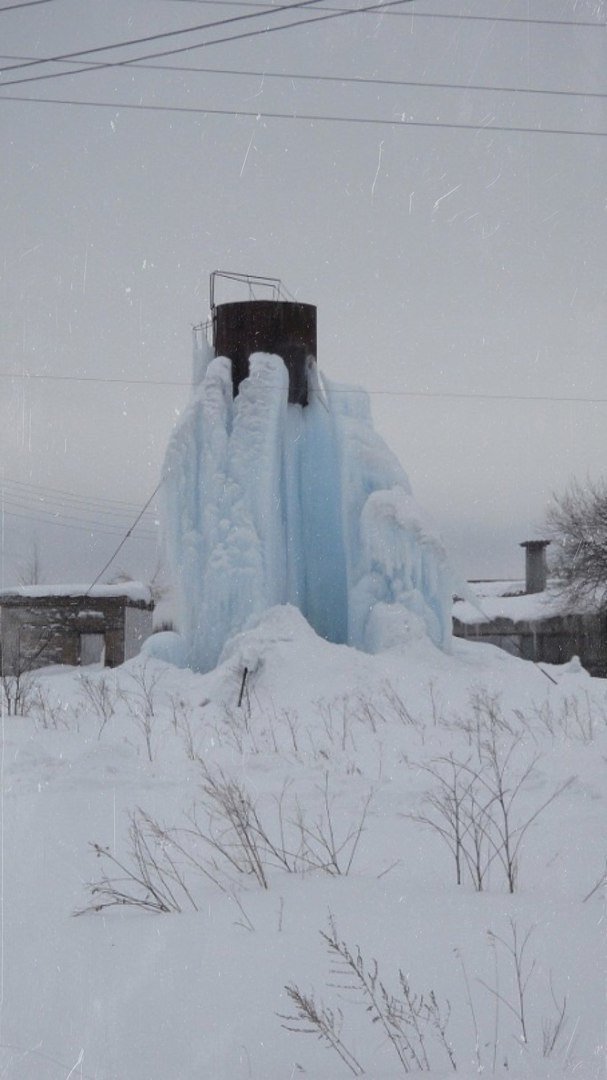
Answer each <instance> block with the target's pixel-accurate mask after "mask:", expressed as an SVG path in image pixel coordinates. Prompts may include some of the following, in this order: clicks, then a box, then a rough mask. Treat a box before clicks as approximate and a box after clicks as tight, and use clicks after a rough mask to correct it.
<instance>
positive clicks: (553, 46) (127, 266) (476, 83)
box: [0, 0, 607, 584]
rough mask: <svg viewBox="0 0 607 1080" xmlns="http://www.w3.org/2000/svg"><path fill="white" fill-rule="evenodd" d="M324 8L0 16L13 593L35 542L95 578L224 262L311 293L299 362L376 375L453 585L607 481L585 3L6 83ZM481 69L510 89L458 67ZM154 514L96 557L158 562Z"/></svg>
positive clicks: (606, 240) (43, 10)
mask: <svg viewBox="0 0 607 1080" xmlns="http://www.w3.org/2000/svg"><path fill="white" fill-rule="evenodd" d="M14 2H15V0H13V3H14ZM365 2H369V3H370V2H371V0H365ZM332 5H333V9H334V8H335V7H340V6H343V7H348V6H351V7H352V8H353V7H354V6H355V5H354V4H353V3H352V0H321V2H320V3H319V4H315V5H313V8H316V7H317V8H319V10H317V11H315V10H311V11H308V12H307V13H306V11H305V10H304V11H302V12H297V13H295V14H287V15H285V14H284V13H282V14H274V15H269V16H266V15H264V16H261V17H260V16H259V14H258V13H259V11H261V10H263V9H262V8H261V7H258V6H257V5H254V4H253V5H252V6H251V5H250V4H249V3H244V2H242V3H240V4H236V3H228V2H227V0H221V2H212V3H209V2H207V0H204V2H200V0H116V2H112V0H46V2H42V3H40V2H39V3H36V4H33V3H32V4H30V6H20V7H18V10H15V11H12V12H11V11H8V12H7V11H5V10H2V11H0V40H1V42H2V45H1V48H2V51H3V57H4V58H3V60H2V61H1V62H2V64H3V66H4V74H3V77H2V84H3V86H4V87H5V89H3V90H1V91H0V96H1V98H2V102H1V104H0V116H1V117H2V125H3V134H2V170H1V184H2V199H1V207H0V212H1V214H2V261H1V263H0V266H1V272H2V283H1V296H2V319H1V326H0V432H1V435H0V439H1V445H2V459H1V461H0V489H1V497H2V505H3V513H2V529H3V533H2V566H1V567H0V575H1V577H2V580H3V581H4V583H5V584H8V583H9V582H12V580H13V579H14V578H15V575H16V573H17V570H18V566H19V563H20V562H22V561H24V560H25V561H27V556H28V552H29V549H30V544H31V538H32V536H34V535H35V536H37V538H38V543H39V546H40V551H41V561H42V569H43V573H44V575H45V578H46V579H47V580H53V579H55V580H57V579H61V578H63V579H65V578H70V579H72V580H75V579H81V580H89V579H90V578H92V577H93V576H95V574H96V573H97V572H98V571H99V570H101V568H102V566H103V564H104V562H105V561H106V559H107V558H109V556H110V554H111V552H112V549H113V548H114V547H115V545H116V543H117V542H118V541H119V539H120V535H121V530H124V528H125V527H126V526H127V525H128V523H129V520H130V519H131V518H132V517H134V515H135V514H136V513H137V510H138V508H140V507H141V506H142V505H143V504H144V503H145V501H146V500H147V498H148V497H149V495H150V494H151V493H152V491H153V490H154V488H155V486H156V484H157V482H158V478H159V473H160V468H161V463H162V458H163V453H164V449H165V446H166V442H167V438H168V436H169V433H170V430H171V427H172V425H173V424H174V423H175V420H176V418H177V417H178V415H179V412H180V410H182V409H183V407H184V404H185V403H186V401H187V397H188V382H189V379H190V371H191V327H192V325H193V324H195V323H197V322H200V321H201V320H203V319H205V318H206V316H207V311H208V277H209V273H210V272H211V271H212V270H214V269H218V268H222V269H227V270H235V271H244V272H250V273H253V274H267V275H271V276H275V277H280V278H282V280H283V281H284V282H285V284H286V285H287V287H288V288H289V289H290V291H291V292H292V293H293V294H294V295H295V296H296V297H297V298H298V299H300V300H302V301H306V302H309V303H313V304H317V305H318V323H319V355H318V359H319V364H320V366H321V367H322V369H323V370H324V371H325V373H326V374H327V375H329V376H330V377H331V378H332V379H334V380H338V381H342V382H347V383H348V382H349V383H352V382H353V383H357V384H360V385H361V386H363V387H364V388H365V389H366V390H368V391H369V393H370V394H371V395H372V403H373V412H374V416H375V419H376V423H377V427H378V429H379V431H380V432H381V433H382V435H383V436H384V437H385V438H386V440H387V441H388V442H389V444H390V445H391V446H392V448H393V449H394V450H395V451H396V452H397V454H398V455H399V457H400V458H401V460H402V462H403V465H404V466H405V469H406V470H407V471H408V473H409V476H410V479H411V482H412V485H413V488H414V491H415V494H416V496H417V499H418V501H419V502H420V503H421V504H422V505H423V506H424V507H425V509H426V510H427V511H429V513H430V514H431V516H432V517H433V519H434V521H435V522H436V525H437V527H438V529H439V530H440V532H441V533H442V535H443V537H444V539H445V541H446V543H447V546H448V548H449V550H450V551H451V554H452V557H453V560H454V562H455V563H456V565H458V566H459V567H460V568H461V570H462V571H463V572H464V573H466V574H467V575H468V576H499V575H501V574H505V575H511V576H512V575H517V574H519V573H520V572H521V569H522V564H523V559H522V552H521V551H520V549H519V548H518V546H517V544H518V542H519V541H521V540H524V539H527V538H529V537H532V536H534V535H538V532H539V534H541V525H542V519H543V515H544V512H545V508H546V504H547V501H548V499H549V497H550V494H551V492H552V491H554V490H559V489H562V488H563V486H564V485H566V484H567V482H568V481H569V480H570V479H571V478H572V477H573V476H576V477H578V478H581V479H583V478H584V477H586V476H591V477H597V476H600V475H601V474H602V473H604V471H605V451H606V449H607V425H606V422H607V365H606V364H605V343H606V335H607V331H606V326H607V319H606V288H607V259H606V255H605V252H606V251H607V236H606V226H605V217H606V213H605V209H606V183H605V178H606V176H607V153H606V151H607V138H604V137H603V138H601V137H589V136H586V135H582V134H576V132H607V116H606V107H605V106H606V101H605V98H601V97H599V96H594V97H592V96H590V95H592V94H595V95H599V94H601V93H602V94H606V93H607V62H606V61H607V54H606V48H605V32H604V21H605V8H604V6H603V4H601V3H599V2H595V0H524V2H523V0H520V2H519V0H511V2H507V0H482V2H480V0H478V2H474V0H449V2H447V0H416V2H415V3H414V4H407V3H406V2H405V0H403V2H402V3H401V4H400V5H399V6H396V7H393V8H392V9H390V8H388V9H387V10H386V11H385V12H384V13H380V14H378V13H373V14H362V13H361V14H348V15H347V16H345V17H340V18H337V19H333V20H327V21H324V22H317V23H312V24H311V25H310V26H308V27H302V26H298V27H292V28H291V29H286V30H282V31H280V32H272V33H269V34H262V35H257V36H255V37H251V38H246V39H242V40H239V41H232V42H225V43H223V44H217V45H214V46H208V47H205V48H198V49H191V50H190V51H188V52H183V53H180V54H178V55H175V56H166V57H164V58H163V59H161V60H156V61H154V60H151V61H147V63H152V64H153V63H156V64H165V65H173V66H178V65H180V66H181V67H182V68H183V67H196V68H206V69H208V68H214V69H223V71H229V72H231V73H230V74H218V73H214V74H211V73H208V72H201V71H194V72H193V71H189V72H185V71H183V70H181V71H166V70H161V71H158V70H156V71H150V70H147V69H146V70H141V69H136V68H135V67H133V66H122V67H119V68H117V67H115V66H114V67H109V68H108V67H106V68H103V69H100V70H97V71H95V70H88V71H86V72H79V73H78V72H75V73H73V74H70V76H69V77H63V76H61V77H59V78H53V79H49V80H39V79H38V81H35V82H25V83H19V84H15V85H11V86H10V87H9V86H6V84H7V83H9V82H11V83H13V82H14V81H15V80H17V79H26V78H30V79H31V78H34V77H37V76H41V75H48V74H50V73H51V72H61V71H66V70H68V67H69V65H68V64H66V63H55V64H48V65H46V66H41V65H38V66H33V67H20V68H18V69H16V70H14V71H13V72H10V73H9V72H8V71H7V70H6V69H7V68H8V67H10V66H11V65H13V64H18V63H20V64H23V63H24V58H28V57H49V56H57V55H62V54H65V53H75V52H77V51H81V50H84V49H93V48H96V47H98V46H104V45H108V44H113V43H119V42H123V41H127V40H131V39H134V38H140V37H145V36H148V35H152V34H164V33H167V32H169V31H175V30H178V29H181V28H186V27H191V26H196V25H199V24H202V23H206V22H209V21H215V20H220V19H225V18H229V17H234V16H236V15H243V14H256V17H255V18H253V19H250V20H246V21H241V22H238V23H236V24H229V25H228V26H224V27H222V28H220V29H216V30H215V31H209V30H207V31H198V32H195V33H190V34H183V35H180V36H178V37H173V38H171V37H168V38H161V39H158V40H157V41H153V42H148V43H145V44H143V45H138V46H131V47H130V48H128V49H124V48H123V49H116V50H114V51H111V52H104V53H96V54H91V55H89V56H88V57H86V58H85V59H88V60H89V61H92V60H96V61H97V62H98V63H101V62H103V61H105V62H106V63H107V62H108V61H113V62H116V61H118V60H126V59H132V58H135V57H141V56H143V55H147V54H149V53H159V52H164V51H166V50H169V49H175V48H183V47H185V46H186V45H197V44H199V43H200V42H205V41H206V42H208V41H210V40H212V38H213V37H214V36H215V37H217V36H220V37H226V36H229V35H234V34H237V33H238V34H241V33H245V32H246V31H249V30H260V29H263V28H264V27H274V26H278V25H280V24H281V23H283V24H284V23H286V22H292V21H295V20H296V19H304V18H312V17H313V16H314V17H317V16H319V15H321V14H327V13H328V10H327V9H330V8H331V6H332ZM268 6H269V5H268ZM441 13H443V15H445V14H448V15H449V16H450V17H449V18H440V17H439V15H440V14H441ZM470 16H476V17H475V18H470ZM478 16H483V17H482V18H478ZM571 23H575V24H578V25H570V24H571ZM582 24H583V25H582ZM82 66H83V65H82V64H80V63H77V64H74V65H72V68H73V69H77V68H80V67H82ZM234 72H247V73H248V74H244V75H243V74H234ZM280 74H286V75H288V76H291V77H290V78H277V77H275V76H277V75H280ZM298 75H300V76H301V75H307V76H310V75H314V76H332V77H335V76H337V77H341V78H342V79H343V81H337V82H333V81H327V80H326V79H323V80H320V79H306V80H303V79H298V78H296V77H295V76H298ZM356 78H358V79H361V78H362V79H368V80H375V81H374V82H365V83H358V84H357V83H353V82H351V81H347V80H352V79H356ZM377 80H393V81H394V82H401V83H402V82H404V81H407V82H423V83H449V84H456V85H457V87H461V88H454V87H453V86H452V87H451V88H441V89H439V88H432V87H428V86H424V87H419V86H418V87H415V86H406V85H390V84H387V83H386V82H384V83H378V82H377ZM488 86H492V87H500V88H502V89H501V90H500V92H491V91H489V90H486V89H480V90H479V89H472V88H471V87H488ZM469 87H470V88H469ZM503 88H516V89H517V90H518V92H516V93H515V92H512V90H511V89H508V90H506V89H503ZM527 89H534V90H551V91H568V92H569V95H564V94H562V93H559V94H544V95H542V94H527V93H522V92H521V91H522V90H527ZM573 92H575V94H574V93H573ZM580 93H584V94H585V95H588V96H579V95H580ZM14 96H19V97H28V98H38V99H44V100H43V101H38V102H35V101H28V102H16V101H14V100H13V101H9V100H6V99H8V98H9V97H14ZM51 98H55V99H61V100H62V101H63V102H66V101H69V102H76V101H80V102H84V101H86V102H97V103H106V104H107V105H108V106H109V107H107V108H106V107H101V106H100V105H95V106H92V105H88V106H84V105H82V106H76V105H68V104H51V103H48V101H49V99H51ZM129 104H130V105H152V106H165V107H166V106H173V107H185V108H186V109H190V110H209V111H208V112H204V111H194V112H170V111H166V112H163V111H158V110H156V109H154V110H136V109H129V108H127V107H126V106H128V105H129ZM211 110H225V111H226V112H227V113H228V115H218V114H215V113H212V112H211ZM272 112H274V113H276V112H280V113H284V114H288V116H289V117H290V119H276V118H270V117H267V116H264V114H266V113H272ZM246 114H250V115H246ZM302 114H304V115H305V116H318V117H319V116H331V117H335V116H341V117H356V118H367V119H371V118H373V119H381V120H388V121H393V122H395V123H392V124H371V123H366V124H363V123H338V122H335V121H330V122H327V121H326V120H320V119H319V120H310V119H295V118H296V117H297V116H301V115H302ZM418 124H419V125H422V126H417V125H418ZM441 124H444V125H446V126H437V125H441ZM423 125H428V126H423ZM450 125H471V126H470V127H469V128H467V127H462V126H450ZM491 127H499V128H502V129H503V128H518V129H521V128H523V129H524V128H531V129H534V131H533V132H531V133H530V132H527V131H521V130H518V131H512V130H510V131H504V130H494V131H491V130H483V128H491ZM535 129H542V131H541V132H540V133H537V132H536V131H535ZM545 129H558V130H559V131H560V132H561V134H547V133H545ZM238 295H239V296H240V297H241V298H246V292H245V293H241V294H238ZM236 296H237V294H234V293H232V292H230V291H229V290H226V291H225V292H224V293H222V294H221V295H219V296H218V299H219V300H221V299H232V298H236ZM41 376H44V377H41ZM78 380H85V381H78ZM559 399H560V400H559ZM580 399H584V400H580ZM597 399H598V400H597ZM42 499H44V501H41V500H42ZM110 500H116V502H112V501H110ZM49 514H58V515H60V516H59V517H58V518H56V519H55V523H51V522H50V521H49V519H48V518H49ZM144 520H145V521H146V522H147V523H146V524H145V527H144V528H143V530H142V531H141V532H140V534H139V539H137V540H135V539H131V540H129V541H128V543H127V545H126V546H125V548H124V549H123V551H122V552H121V553H120V555H119V557H118V559H117V562H116V564H115V567H114V569H121V568H126V569H128V570H130V571H131V572H132V573H135V574H136V575H141V576H145V575H146V574H147V573H149V572H150V571H151V569H152V568H153V566H154V563H155V554H154V550H155V545H154V541H153V539H151V537H152V536H153V533H154V516H153V515H152V516H151V517H147V518H146V519H144ZM57 522H60V524H59V523H57ZM86 522H88V523H89V524H86ZM91 522H92V523H94V524H93V525H91V524H90V523H91ZM91 528H92V530H93V534H94V535H93V536H91V535H90V533H91Z"/></svg>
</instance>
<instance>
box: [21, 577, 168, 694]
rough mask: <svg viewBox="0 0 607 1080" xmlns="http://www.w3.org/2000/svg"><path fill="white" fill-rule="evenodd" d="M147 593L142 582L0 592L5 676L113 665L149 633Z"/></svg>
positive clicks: (134, 650)
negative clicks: (55, 666) (63, 666)
mask: <svg viewBox="0 0 607 1080" xmlns="http://www.w3.org/2000/svg"><path fill="white" fill-rule="evenodd" d="M153 608H154V604H153V600H152V596H151V592H150V590H149V588H148V587H147V586H146V585H142V584H141V583H140V582H136V581H127V582H120V583H119V584H115V585H107V584H99V585H95V586H94V587H93V588H92V589H90V588H89V587H88V586H86V585H27V586H17V587H14V588H11V589H4V590H2V591H1V592H0V663H1V670H2V673H3V674H14V673H16V672H18V671H19V672H23V671H31V670H33V669H34V668H39V667H45V666H46V665H48V664H72V665H79V664H82V665H88V664H104V665H105V666H107V667H116V666H117V665H118V664H122V663H124V661H125V660H130V659H131V657H133V656H136V655H137V653H138V652H139V651H140V649H141V646H142V644H143V642H144V641H145V640H146V638H148V637H149V636H150V634H151V633H152V611H153Z"/></svg>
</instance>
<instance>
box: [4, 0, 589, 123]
mask: <svg viewBox="0 0 607 1080" xmlns="http://www.w3.org/2000/svg"><path fill="white" fill-rule="evenodd" d="M396 2H397V3H401V2H402V0H396ZM7 85H10V84H7ZM0 89H2V87H0ZM0 101H19V102H31V103H34V104H37V105H67V106H76V107H80V108H96V109H113V110H114V112H116V110H117V109H125V110H131V111H135V112H156V113H182V114H183V115H187V114H190V115H197V116H230V117H232V118H236V117H246V118H250V119H253V120H291V121H293V120H296V121H304V122H307V123H317V122H318V123H331V124H371V125H379V126H381V127H398V128H401V129H402V130H405V129H407V128H437V129H442V130H449V131H487V132H500V133H510V134H515V135H577V136H581V137H586V138H598V139H603V138H605V136H607V131H580V130H579V128H533V127H522V126H520V127H519V126H516V125H509V126H507V125H502V124H457V123H448V122H447V121H440V120H405V119H403V120H388V119H381V118H379V117H371V116H329V115H326V114H323V113H285V112H261V111H259V110H258V111H255V112H254V111H253V110H248V109H210V108H208V109H203V108H197V107H196V106H193V105H141V104H130V103H129V102H126V101H70V100H67V99H64V98H34V97H21V96H17V95H11V94H7V95H1V94H0Z"/></svg>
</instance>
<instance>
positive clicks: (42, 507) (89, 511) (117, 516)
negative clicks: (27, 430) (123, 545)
mask: <svg viewBox="0 0 607 1080" xmlns="http://www.w3.org/2000/svg"><path fill="white" fill-rule="evenodd" d="M0 487H1V488H2V491H3V494H4V497H5V498H7V499H8V500H9V501H10V502H11V503H12V504H13V505H14V506H17V507H18V508H19V509H22V510H35V511H36V512H37V513H41V514H49V515H51V516H59V517H65V518H67V519H68V520H79V521H80V520H81V521H87V520H88V518H89V516H93V517H99V516H100V517H101V518H104V519H105V521H104V524H105V525H107V526H108V528H112V529H114V528H115V529H122V528H123V527H124V523H125V518H127V517H131V516H132V513H133V510H132V509H131V510H126V509H125V510H108V509H106V508H105V507H101V506H99V505H98V504H92V505H89V504H87V503H85V502H80V503H70V502H67V501H63V500H58V499H57V496H53V495H46V494H41V493H39V492H35V491H28V490H24V489H23V488H14V487H12V486H11V485H10V483H7V481H2V483H1V484H0ZM147 513H148V520H146V521H145V522H144V523H143V527H145V528H148V529H149V531H150V532H151V531H153V528H154V524H155V519H154V520H152V518H151V516H150V511H148V512H147ZM96 523H97V524H99V522H96Z"/></svg>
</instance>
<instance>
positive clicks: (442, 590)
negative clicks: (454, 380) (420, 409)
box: [163, 353, 451, 671]
mask: <svg viewBox="0 0 607 1080" xmlns="http://www.w3.org/2000/svg"><path fill="white" fill-rule="evenodd" d="M205 368H206V371H205V370H204V369H205ZM197 371H198V376H197V377H198V378H199V380H200V381H199V382H198V385H197V386H196V388H195V391H194V395H193V399H192V401H191V403H190V405H189V406H188V408H187V410H186V412H185V413H184V415H183V417H182V419H181V421H180V423H179V425H178V427H177V429H176V430H175V432H174V433H173V435H172V438H171V440H170V443H169V446H168V449H167V454H166V459H165V466H164V477H165V482H164V485H163V486H164V491H165V533H166V545H167V554H168V560H169V566H170V569H171V573H172V577H173V580H174V583H175V586H176V589H177V593H178V605H179V606H178V612H179V616H178V617H179V632H180V635H181V645H182V648H181V650H180V652H181V654H182V655H181V662H183V663H185V664H187V666H189V667H192V668H194V669H195V670H197V671H208V670H210V669H211V668H213V667H214V666H215V665H216V664H217V661H218V659H219V656H220V654H221V651H222V649H223V646H224V644H225V643H226V641H227V640H228V639H229V638H230V637H232V636H233V635H234V634H235V633H238V632H239V631H241V630H243V629H245V628H247V627H248V626H250V625H252V624H253V623H254V622H255V620H256V619H257V618H258V617H259V616H260V615H261V614H262V613H263V612H264V611H265V610H267V609H268V608H270V607H273V606H274V605H277V604H293V605H294V606H296V607H297V608H299V610H300V611H301V612H302V614H303V615H304V616H305V617H306V619H307V620H308V622H309V623H310V624H311V626H312V627H313V628H314V629H315V630H316V632H317V633H318V634H320V635H321V636H322V637H324V638H327V639H328V640H330V641H333V642H338V643H345V644H348V645H352V646H355V647H356V648H359V649H363V650H367V651H373V652H375V651H379V650H381V649H383V648H388V647H390V646H392V645H397V644H401V643H402V642H404V641H406V640H408V639H409V638H411V637H412V636H413V637H418V636H420V635H423V634H426V635H428V636H429V637H430V638H431V639H432V641H434V643H435V644H436V645H439V646H440V647H442V648H448V646H449V642H450V638H451V577H450V573H449V571H448V567H447V562H446V558H445V553H444V550H443V547H442V545H441V543H440V541H439V540H438V539H437V538H436V536H435V535H434V534H433V533H432V531H431V530H430V529H428V528H427V527H426V526H425V525H424V522H423V518H422V515H421V513H420V511H419V508H418V507H417V506H416V504H415V502H414V500H413V497H412V495H411V489H410V486H409V482H408V480H407V477H406V476H405V473H404V472H403V470H402V468H401V466H400V464H399V462H398V461H397V459H396V458H395V456H394V455H393V454H392V452H391V451H390V450H389V449H388V448H387V446H386V445H385V443H384V442H383V440H382V439H381V438H380V437H379V435H378V434H377V433H376V431H375V430H374V427H373V423H372V420H371V415H370V409H369V403H368V399H367V396H366V394H364V393H363V392H362V391H360V390H355V389H351V388H349V387H343V386H337V385H333V384H331V383H329V382H328V381H327V380H326V379H323V378H322V377H321V376H320V375H319V374H318V371H317V369H316V365H315V364H314V363H311V364H310V368H309V389H310V402H309V404H308V405H307V406H306V407H305V408H302V407H301V406H299V405H289V404H288V403H287V396H288V382H289V377H288V373H287V370H286V368H285V366H284V364H283V362H282V360H281V359H280V358H279V357H277V356H269V355H266V354H263V353H257V354H255V355H253V356H252V357H251V360H250V375H249V378H247V379H245V380H244V381H243V382H242V383H241V384H240V388H239V393H238V395H237V396H236V398H235V399H233V397H232V378H231V366H230V361H229V360H227V359H225V358H222V357H218V358H217V359H214V360H211V361H210V363H208V366H207V364H206V363H205V362H204V358H202V357H198V359H197Z"/></svg>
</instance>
